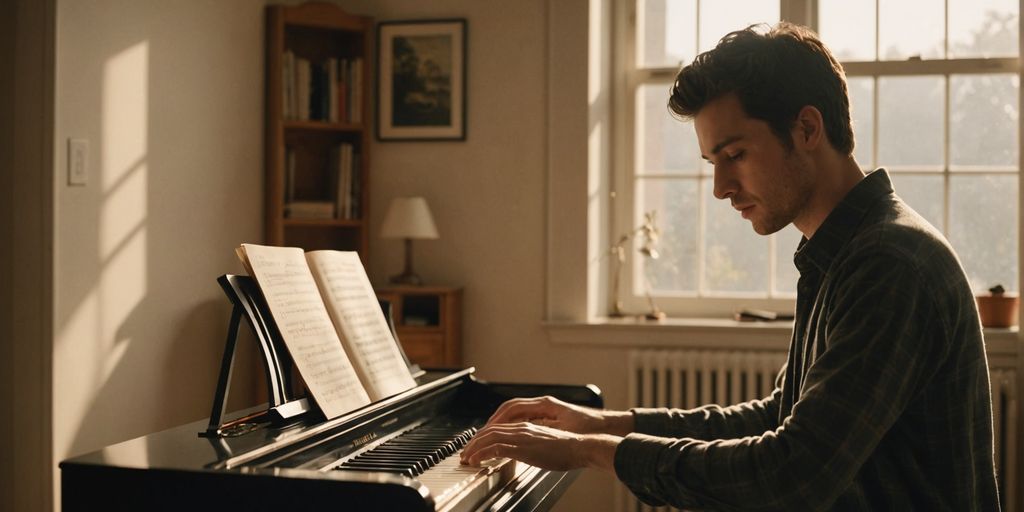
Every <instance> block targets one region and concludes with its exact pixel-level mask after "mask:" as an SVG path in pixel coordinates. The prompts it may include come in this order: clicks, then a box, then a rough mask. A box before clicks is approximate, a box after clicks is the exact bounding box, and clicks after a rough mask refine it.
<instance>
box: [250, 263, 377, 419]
mask: <svg viewBox="0 0 1024 512" xmlns="http://www.w3.org/2000/svg"><path fill="white" fill-rule="evenodd" d="M242 254H243V255H244V256H245V260H243V262H245V261H247V268H251V271H252V272H253V274H252V275H253V277H254V278H255V279H256V282H257V283H258V284H259V285H260V290H262V291H263V296H264V297H265V298H266V300H267V306H268V307H269V308H270V313H271V315H273V317H274V321H275V322H276V323H277V327H278V329H279V330H280V331H281V337H282V338H283V339H284V343H285V345H286V346H287V347H288V352H289V353H290V354H291V356H292V359H293V360H294V361H295V366H296V367H297V368H298V369H299V374H301V375H302V379H303V380H305V381H306V385H307V386H308V387H309V391H310V393H311V394H312V395H313V399H314V400H316V402H317V404H318V405H319V406H320V409H321V410H323V412H324V415H326V416H327V418H328V419H330V418H334V417H337V416H341V415H342V414H344V413H346V412H349V411H351V410H353V409H356V408H358V407H361V406H363V405H366V404H368V403H370V397H369V395H367V393H366V389H365V388H364V387H363V386H362V384H361V383H360V382H359V377H358V376H357V374H356V371H355V369H354V368H353V366H352V363H351V362H350V361H349V359H348V357H347V356H346V354H345V352H344V350H342V348H341V342H340V341H339V339H338V334H337V333H336V332H335V330H334V325H333V324H332V323H331V319H330V316H329V315H328V313H327V309H326V308H325V307H324V303H323V300H322V299H321V297H320V292H319V291H318V289H317V286H316V282H315V281H314V279H313V275H312V274H311V273H310V270H309V267H308V266H307V265H306V259H305V257H304V256H303V252H302V249H298V248H292V247H268V246H262V245H253V244H243V245H242Z"/></svg>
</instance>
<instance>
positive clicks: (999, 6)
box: [949, 0, 1020, 58]
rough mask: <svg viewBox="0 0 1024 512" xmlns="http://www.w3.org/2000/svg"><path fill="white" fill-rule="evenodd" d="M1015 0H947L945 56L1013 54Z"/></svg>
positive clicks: (1015, 51)
mask: <svg viewBox="0 0 1024 512" xmlns="http://www.w3.org/2000/svg"><path fill="white" fill-rule="evenodd" d="M1019 12H1020V5H1019V4H1018V3H1017V0H949V54H950V55H949V56H950V57H951V58H952V57H956V58H964V57H1016V56H1017V33H1018V32H1019V30H1018V28H1017V16H1018V14H1019Z"/></svg>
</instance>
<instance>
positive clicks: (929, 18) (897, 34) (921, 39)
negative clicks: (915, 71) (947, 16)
mask: <svg viewBox="0 0 1024 512" xmlns="http://www.w3.org/2000/svg"><path fill="white" fill-rule="evenodd" d="M944 10H945V5H944V3H943V0H879V2H878V25H879V26H878V46H879V48H878V54H879V55H878V56H879V59H881V60H904V59H907V58H909V57H913V56H919V57H921V58H924V59H936V58H942V57H943V47H942V46H943V35H942V33H943V31H944V30H945V26H944V25H945V23H944V19H943V18H944Z"/></svg>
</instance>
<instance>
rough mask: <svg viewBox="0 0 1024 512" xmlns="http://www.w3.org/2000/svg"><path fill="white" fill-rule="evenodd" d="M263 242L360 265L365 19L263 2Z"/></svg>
mask: <svg viewBox="0 0 1024 512" xmlns="http://www.w3.org/2000/svg"><path fill="white" fill-rule="evenodd" d="M266 21H267V31H266V38H267V40H266V52H267V54H266V127H265V129H266V133H265V139H264V144H265V146H266V148H265V152H266V155H265V158H266V163H265V166H266V176H265V180H266V184H265V190H266V197H265V202H264V205H265V216H266V218H265V239H266V243H267V244H269V245H285V246H295V247H302V248H303V249H305V250H307V251H308V250H316V249H337V250H348V251H357V252H359V255H360V259H362V260H363V264H364V265H366V263H367V260H368V258H367V247H368V244H369V232H368V230H367V226H368V223H367V219H368V217H369V215H368V212H369V204H368V201H367V199H368V197H369V193H368V192H369V169H370V148H369V141H370V130H369V124H370V123H369V122H368V120H369V119H370V114H371V112H370V107H369V105H370V101H371V95H370V91H371V90H372V88H371V83H372V82H371V79H370V76H371V69H370V63H371V61H372V59H371V56H372V55H373V52H372V42H373V20H372V19H371V18H368V17H364V16H355V15H351V14H348V13H346V12H345V11H344V10H342V9H341V8H339V7H337V6H336V5H333V4H328V3H323V2H310V3H305V4H301V5H296V6H283V5H270V6H267V19H266Z"/></svg>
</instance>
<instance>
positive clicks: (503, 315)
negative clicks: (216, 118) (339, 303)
mask: <svg viewBox="0 0 1024 512" xmlns="http://www.w3.org/2000/svg"><path fill="white" fill-rule="evenodd" d="M337 3H339V4H341V5H343V6H344V8H345V9H347V10H349V11H350V12H353V13H358V14H365V15H368V16H371V17H373V18H375V19H376V20H377V21H384V20H408V19H437V18H466V19H467V21H468V30H469V40H468V63H467V71H468V87H467V89H468V94H469V96H468V107H467V110H468V112H467V113H468V121H467V126H468V133H467V139H466V141H465V142H422V143H412V142H401V143H396V142H386V143H380V142H378V143H376V144H375V145H374V146H373V148H372V150H373V153H372V155H373V174H372V184H371V190H372V197H371V205H372V206H373V211H372V214H371V221H372V222H371V225H373V226H379V225H380V221H381V218H382V217H383V214H384V211H385V209H386V205H387V203H388V201H389V200H390V199H391V198H392V197H396V196H403V195H422V196H424V197H426V199H427V201H428V202H429V204H430V207H431V210H432V212H433V213H434V217H435V221H436V223H437V226H438V230H439V231H440V235H441V237H440V239H439V240H426V241H416V242H415V244H414V251H415V262H416V270H417V272H418V273H420V275H421V276H423V277H424V279H425V280H426V281H427V282H429V283H440V284H451V285H460V286H463V287H464V288H465V307H464V318H465V321H464V329H465V333H464V334H465V336H464V343H465V349H464V359H465V364H466V365H473V366H476V367H477V369H478V374H479V375H480V376H481V377H483V378H484V379H488V380H494V381H519V382H565V383H587V382H590V383H596V384H597V385H599V386H600V387H601V388H602V389H603V390H604V391H605V396H606V399H607V400H608V403H610V404H613V405H614V404H622V403H623V402H624V396H625V391H624V390H625V370H624V368H623V366H624V359H623V357H622V354H621V352H616V351H611V350H602V349H589V348H566V347H564V346H562V347H558V346H553V345H552V344H551V343H550V342H549V341H548V337H547V333H546V332H545V329H544V327H543V324H542V323H543V321H544V319H545V316H546V304H545V301H546V288H545V279H547V278H555V279H557V278H559V277H560V274H561V273H563V272H565V273H569V272H572V273H574V274H576V275H577V276H580V275H581V276H582V277H576V278H579V279H586V272H585V271H584V272H583V273H582V274H580V271H579V269H571V268H565V267H560V266H558V265H554V266H552V267H550V269H549V267H548V266H547V251H548V243H549V242H548V236H549V233H548V231H547V225H548V215H549V214H550V215H553V216H556V217H558V216H564V215H570V216H574V218H579V213H580V212H578V211H576V210H575V208H576V207H577V206H578V205H582V207H583V208H586V207H587V206H586V205H587V202H586V201H587V199H586V198H585V197H579V198H576V197H572V198H568V197H553V196H549V193H550V190H549V186H550V185H549V183H552V182H554V183H555V184H556V186H557V189H558V190H566V189H568V188H569V187H565V186H561V185H559V184H560V183H562V182H564V181H566V180H568V181H570V182H575V181H578V180H580V179H582V180H587V172H588V169H587V139H588V131H589V130H590V123H589V122H588V101H589V100H590V98H588V94H587V92H588V55H587V43H588V23H590V20H589V16H588V1H587V0H571V1H569V0H557V1H546V0H523V1H516V2H479V1H474V0H447V1H439V2H418V1H415V0H358V1H356V0H353V1H344V2H337ZM578 189H579V188H577V190H578ZM567 205H568V206H567ZM567 208H568V209H567ZM582 218H583V219H585V217H582ZM583 225H585V222H581V223H580V224H578V226H583ZM580 230H581V232H579V233H576V236H577V242H578V243H577V244H576V245H577V247H579V246H582V247H584V248H585V247H586V232H585V231H584V230H583V228H582V227H581V228H580ZM370 240H371V247H370V253H371V258H372V266H371V268H370V274H371V279H372V280H373V281H374V283H376V284H382V283H385V282H386V281H387V277H388V276H389V275H392V274H396V273H398V272H399V271H400V270H401V268H402V247H401V243H400V242H398V241H393V240H384V239H381V238H379V237H378V236H377V235H376V233H372V234H371V239H370ZM564 245H571V243H570V244H563V246H564ZM549 272H550V274H549ZM611 482H612V477H611V476H610V475H603V474H599V473H597V472H590V473H587V474H585V475H584V476H583V477H582V478H581V479H580V481H579V482H578V483H577V484H576V485H574V486H573V487H572V488H571V489H570V491H569V494H568V495H567V496H566V497H565V498H564V499H563V500H562V501H561V502H559V505H558V508H559V509H560V510H607V509H609V508H610V503H611V502H612V497H613V491H612V486H611V485H610V484H611Z"/></svg>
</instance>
